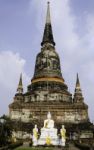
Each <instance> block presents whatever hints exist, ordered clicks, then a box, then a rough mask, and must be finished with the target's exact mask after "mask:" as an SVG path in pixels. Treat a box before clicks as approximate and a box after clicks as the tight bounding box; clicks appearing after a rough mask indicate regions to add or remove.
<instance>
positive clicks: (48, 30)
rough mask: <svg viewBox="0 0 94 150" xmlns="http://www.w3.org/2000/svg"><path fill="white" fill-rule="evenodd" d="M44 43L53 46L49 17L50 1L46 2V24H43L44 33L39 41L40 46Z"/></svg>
mask: <svg viewBox="0 0 94 150" xmlns="http://www.w3.org/2000/svg"><path fill="white" fill-rule="evenodd" d="M46 43H49V44H52V45H54V46H55V42H54V38H53V32H52V25H51V17H50V2H48V3H47V16H46V24H45V29H44V35H43V40H42V42H41V46H43V45H44V44H46Z"/></svg>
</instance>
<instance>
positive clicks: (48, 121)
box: [43, 112, 54, 129]
mask: <svg viewBox="0 0 94 150" xmlns="http://www.w3.org/2000/svg"><path fill="white" fill-rule="evenodd" d="M43 128H48V129H52V128H54V121H53V120H52V119H51V113H50V112H48V114H47V119H46V120H44V127H43Z"/></svg>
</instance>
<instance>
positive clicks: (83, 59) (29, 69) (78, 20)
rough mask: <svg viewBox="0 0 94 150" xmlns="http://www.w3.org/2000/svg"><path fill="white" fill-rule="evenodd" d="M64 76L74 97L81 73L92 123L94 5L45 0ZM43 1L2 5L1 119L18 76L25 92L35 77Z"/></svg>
mask: <svg viewBox="0 0 94 150" xmlns="http://www.w3.org/2000/svg"><path fill="white" fill-rule="evenodd" d="M49 1H50V2H51V4H50V5H51V20H52V26H53V34H54V39H55V42H56V50H57V52H58V53H59V56H60V60H61V68H62V74H63V77H64V79H65V82H66V83H67V84H68V87H69V90H70V92H71V93H72V94H73V93H74V88H75V82H76V81H75V80H76V73H77V72H78V73H79V78H80V82H81V87H82V91H83V96H84V98H85V103H87V104H88V105H89V116H90V119H91V121H92V120H94V104H93V103H94V92H93V91H94V0H89V1H88V0H58V1H57V0H49ZM46 7H47V0H0V91H1V92H0V106H1V108H0V115H2V114H4V113H6V114H8V105H9V104H10V103H11V102H12V101H13V97H14V95H15V92H16V88H17V84H18V80H19V76H20V73H21V72H22V73H23V83H24V90H25V91H26V86H27V85H28V84H29V83H30V80H31V78H32V76H33V73H34V66H35V58H36V55H37V53H38V52H39V51H40V48H41V46H40V43H41V40H42V36H43V30H44V25H45V16H46Z"/></svg>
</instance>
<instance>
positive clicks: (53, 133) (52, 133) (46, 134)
mask: <svg viewBox="0 0 94 150" xmlns="http://www.w3.org/2000/svg"><path fill="white" fill-rule="evenodd" d="M58 143H59V140H58V135H57V129H56V128H54V120H52V119H51V113H50V112H48V114H47V119H46V120H44V126H43V128H41V134H40V138H39V140H38V144H39V145H45V144H47V145H58Z"/></svg>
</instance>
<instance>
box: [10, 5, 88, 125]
mask: <svg viewBox="0 0 94 150" xmlns="http://www.w3.org/2000/svg"><path fill="white" fill-rule="evenodd" d="M49 111H50V112H51V114H52V117H53V119H54V120H55V123H56V124H63V123H74V124H78V123H85V122H88V121H89V118H88V106H87V105H86V104H85V103H84V98H83V96H82V91H81V87H80V82H79V78H78V75H77V81H76V87H75V93H74V97H73V98H72V94H71V93H70V92H69V91H68V86H67V85H66V83H65V81H64V78H63V76H62V72H61V67H60V58H59V55H58V54H57V52H56V49H55V42H54V37H53V32H52V25H51V19H50V6H49V3H48V8H47V17H46V24H45V29H44V34H43V40H42V42H41V51H40V52H39V53H38V55H37V57H36V64H35V71H34V76H33V78H32V79H31V84H30V85H28V87H27V92H26V93H24V92H23V86H22V75H21V77H20V81H19V85H18V88H17V93H16V94H15V97H14V100H13V103H12V104H10V105H9V113H10V118H11V119H12V120H20V119H21V120H22V122H27V123H28V122H33V121H36V123H43V120H44V119H46V115H47V113H48V112H49Z"/></svg>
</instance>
